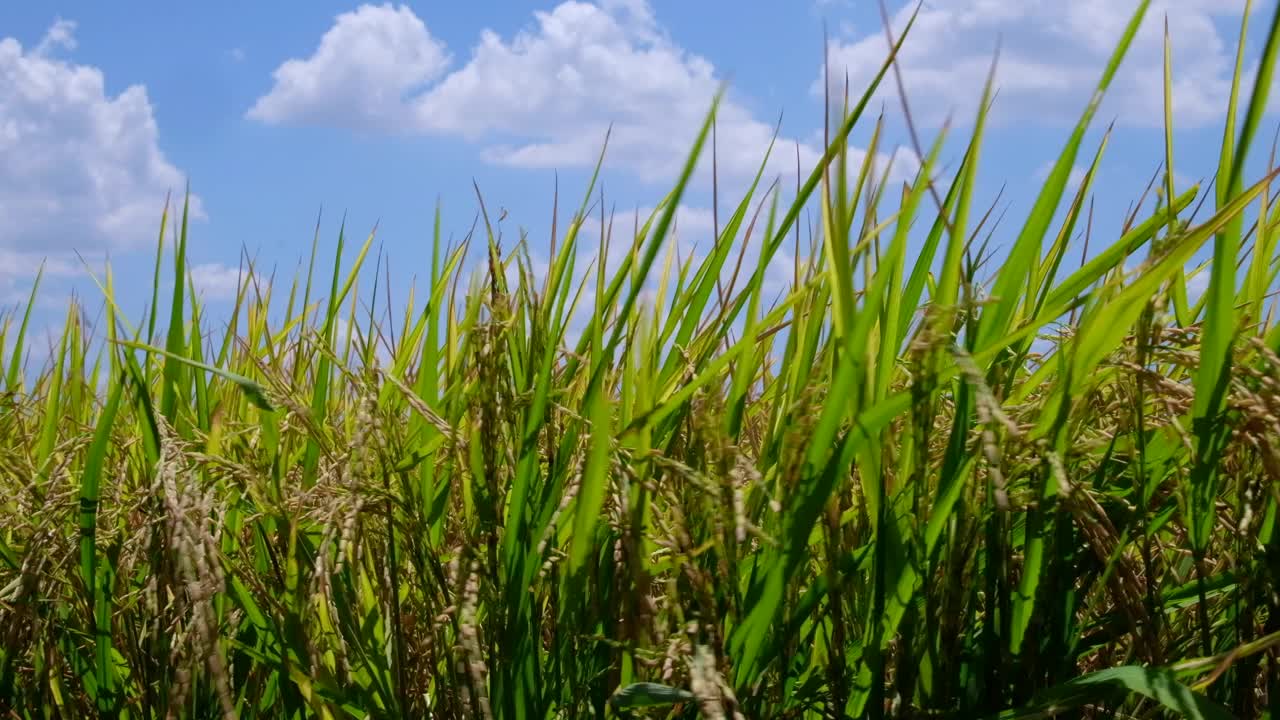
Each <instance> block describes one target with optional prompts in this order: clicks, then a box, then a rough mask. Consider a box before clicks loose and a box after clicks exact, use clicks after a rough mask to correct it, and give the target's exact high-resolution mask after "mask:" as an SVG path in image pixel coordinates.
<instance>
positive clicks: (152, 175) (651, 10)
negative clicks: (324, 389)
mask: <svg viewBox="0 0 1280 720" xmlns="http://www.w3.org/2000/svg"><path fill="white" fill-rule="evenodd" d="M1135 4H1136V3H1135V2H1132V1H1131V0H1073V1H1072V2H1061V1H1060V0H931V2H929V3H927V4H926V5H925V6H924V8H923V10H922V13H921V17H920V21H919V22H918V25H917V28H916V30H915V31H914V34H913V37H912V38H910V39H909V41H908V43H907V50H906V51H905V54H904V56H903V70H904V78H905V81H906V85H907V91H908V94H909V97H910V99H911V102H912V108H913V111H914V115H915V117H916V119H917V121H918V123H919V124H920V129H921V131H922V133H923V134H924V136H925V138H926V140H925V142H926V143H927V142H928V139H930V138H932V136H933V133H934V131H935V130H936V128H937V127H938V125H939V123H940V122H941V121H942V120H943V118H944V117H946V115H947V113H948V112H954V113H956V119H957V126H958V129H960V130H963V129H964V128H966V127H967V126H968V125H969V124H970V122H971V118H972V115H973V110H974V108H973V104H974V102H975V100H976V98H977V97H978V94H979V92H980V89H981V84H982V81H983V78H984V76H985V74H986V72H987V68H988V65H989V63H990V60H991V53H992V50H993V49H994V47H995V45H996V41H997V38H1000V40H1001V43H1002V48H1003V49H1002V56H1001V64H1000V69H999V71H998V75H997V77H998V83H997V84H998V89H999V97H998V99H997V104H996V106H995V108H994V110H993V128H992V134H991V135H990V137H989V140H988V143H987V146H986V147H987V155H986V156H985V160H984V164H983V167H982V170H981V173H982V177H983V183H982V185H981V192H980V194H979V196H978V197H977V198H976V201H977V202H978V203H979V205H981V206H985V205H986V204H989V203H991V202H992V201H993V200H994V199H995V197H996V194H997V192H999V191H1000V189H1001V187H1002V186H1003V187H1006V190H1005V194H1004V196H1003V198H1002V203H1004V204H1007V205H1009V206H1010V208H1009V215H1008V218H1009V220H1008V221H1007V223H1006V224H1005V225H1004V226H1003V228H1002V230H1001V231H1000V232H999V233H997V235H996V238H995V241H996V242H997V243H1000V242H1007V241H1008V240H1009V239H1010V238H1011V236H1012V234H1013V233H1015V232H1016V230H1017V223H1016V219H1017V218H1018V217H1020V213H1024V212H1025V210H1026V209H1027V208H1028V207H1029V205H1030V202H1031V201H1032V200H1033V198H1034V192H1035V191H1036V189H1037V184H1038V182H1039V181H1040V179H1041V178H1042V177H1043V175H1044V172H1045V170H1046V163H1048V162H1049V161H1050V160H1051V159H1052V158H1054V157H1055V156H1056V155H1057V153H1058V151H1059V149H1060V148H1061V146H1062V143H1063V141H1064V140H1065V138H1066V135H1067V133H1068V131H1069V128H1070V126H1071V124H1073V123H1074V121H1075V119H1076V117H1077V116H1078V114H1079V111H1080V110H1081V109H1082V108H1083V107H1084V105H1085V103H1086V102H1087V101H1088V99H1089V97H1090V95H1091V93H1092V88H1093V86H1094V85H1095V83H1096V82H1097V78H1098V76H1099V74H1100V73H1101V71H1102V68H1103V65H1104V63H1105V60H1106V57H1107V55H1108V54H1109V52H1110V49H1111V47H1112V46H1113V43H1114V42H1115V40H1116V38H1117V37H1118V36H1119V34H1120V32H1121V30H1122V28H1123V26H1124V24H1125V22H1127V19H1128V16H1129V13H1130V12H1131V11H1132V9H1133V6H1134V5H1135ZM1255 5H1258V6H1260V7H1259V8H1258V10H1257V11H1256V13H1255V18H1254V21H1253V23H1252V26H1253V27H1254V28H1255V32H1254V33H1253V34H1252V35H1251V36H1250V38H1249V42H1248V43H1247V45H1246V47H1247V48H1248V57H1249V58H1250V60H1252V59H1253V58H1254V57H1256V55H1257V51H1258V49H1259V47H1258V46H1259V45H1260V43H1261V39H1262V38H1261V37H1259V34H1260V31H1261V30H1262V29H1264V28H1265V25H1266V20H1267V19H1269V18H1268V15H1269V14H1270V12H1271V7H1272V5H1273V3H1270V2H1265V1H1264V2H1260V3H1255ZM1242 6H1243V2H1242V1H1241V0H1165V1H1163V2H1154V3H1153V4H1152V9H1151V11H1150V12H1149V14H1148V20H1147V22H1146V25H1145V26H1144V28H1143V30H1142V32H1141V33H1140V35H1139V37H1138V40H1137V41H1136V43H1135V45H1134V47H1133V50H1132V52H1131V53H1130V57H1129V59H1128V61H1127V62H1126V65H1125V67H1124V69H1123V70H1122V71H1121V74H1120V76H1119V77H1118V78H1117V81H1116V83H1115V87H1114V90H1113V92H1112V93H1111V94H1110V96H1109V97H1108V100H1107V101H1106V102H1105V103H1104V105H1103V108H1102V111H1101V112H1100V114H1099V116H1098V121H1097V122H1096V123H1095V126H1096V127H1095V132H1094V133H1092V134H1091V136H1090V140H1089V141H1088V142H1087V143H1086V149H1085V154H1084V156H1082V158H1081V162H1082V163H1083V162H1086V161H1087V158H1088V157H1089V156H1091V155H1092V152H1093V149H1094V147H1095V146H1096V143H1097V141H1098V139H1099V138H1100V131H1101V129H1102V128H1103V127H1105V125H1106V123H1107V122H1109V121H1110V120H1112V119H1114V120H1115V121H1116V123H1117V130H1116V133H1115V135H1114V136H1113V139H1112V141H1111V143H1110V145H1109V148H1108V154H1107V156H1106V160H1105V162H1104V164H1103V169H1102V176H1101V178H1100V180H1099V184H1098V186H1097V195H1096V203H1097V204H1096V215H1095V225H1094V232H1095V233H1098V234H1100V235H1102V236H1103V237H1104V239H1105V238H1106V237H1114V236H1115V233H1116V231H1117V229H1118V228H1119V227H1120V225H1121V223H1122V220H1123V216H1124V214H1125V212H1126V210H1127V208H1128V204H1129V203H1130V202H1131V201H1132V200H1134V199H1136V198H1137V197H1138V196H1139V195H1140V194H1141V192H1142V189H1143V187H1144V186H1145V184H1146V182H1147V180H1148V179H1149V177H1150V175H1151V173H1152V172H1153V171H1154V170H1155V168H1156V166H1157V164H1158V163H1159V161H1160V160H1161V158H1162V136H1161V130H1160V114H1159V107H1160V102H1161V87H1160V73H1161V65H1160V62H1161V60H1160V58H1161V22H1162V19H1163V17H1164V15H1165V13H1166V12H1167V13H1168V15H1169V22H1170V27H1171V32H1172V35H1173V46H1174V66H1175V75H1176V86H1175V125H1176V126H1177V128H1178V147H1179V156H1178V163H1177V168H1178V171H1179V172H1178V176H1179V179H1180V182H1181V183H1182V184H1183V186H1184V187H1185V186H1186V184H1188V183H1189V182H1191V181H1193V180H1196V179H1199V178H1202V177H1205V176H1207V175H1208V174H1209V173H1210V172H1211V168H1212V167H1213V163H1214V161H1215V158H1216V147H1217V144H1218V143H1219V141H1220V137H1221V132H1222V129H1221V123H1222V117H1221V114H1222V111H1223V110H1222V109H1223V108H1224V106H1225V105H1224V102H1225V97H1226V93H1227V88H1228V83H1229V80H1230V72H1231V67H1232V63H1233V53H1234V51H1235V38H1236V34H1237V32H1238V27H1239V21H1240V12H1241V8H1242ZM120 7H121V6H119V5H117V4H108V3H96V2H42V3H6V4H4V5H0V214H2V215H3V216H4V217H5V221H4V222H3V223H0V305H3V306H4V307H6V308H13V307H15V306H16V305H17V304H19V303H21V302H23V299H24V298H25V294H26V291H27V290H28V289H29V287H30V283H31V280H32V276H33V274H34V270H35V268H36V267H37V266H38V264H39V263H40V262H41V261H42V260H43V261H45V262H46V263H47V271H46V272H47V283H48V284H47V286H46V287H47V289H46V291H45V292H43V293H42V296H43V297H44V302H43V303H42V304H41V306H40V307H39V309H38V312H39V313H40V316H41V317H42V318H43V321H44V322H46V323H48V322H55V323H56V318H57V316H58V314H59V312H60V311H61V308H62V307H64V302H65V297H66V295H67V293H68V292H71V291H77V292H81V293H83V294H85V295H87V297H88V298H89V299H90V300H93V301H96V299H97V298H96V297H95V296H94V293H95V292H96V291H94V290H93V289H92V285H91V284H89V283H88V282H87V280H86V278H85V276H84V275H83V272H82V270H81V266H80V263H79V261H78V260H76V258H75V255H74V252H75V251H79V252H80V253H82V254H83V255H84V256H86V257H87V258H90V259H91V260H92V261H95V262H96V261H97V260H98V259H100V258H102V257H103V256H104V255H105V254H107V253H109V254H110V256H111V262H112V266H113V268H114V271H115V273H116V275H117V277H118V278H119V279H120V284H121V293H122V296H123V297H124V299H125V301H126V303H127V307H129V308H131V309H135V308H136V309H139V310H140V309H141V303H142V302H143V300H144V298H145V297H146V296H147V295H148V294H149V290H147V288H148V287H149V277H150V272H151V268H150V262H151V258H152V255H151V252H152V246H153V244H154V241H155V234H156V231H157V228H158V222H159V217H160V211H161V208H162V204H163V201H164V197H165V194H166V192H168V191H170V190H172V191H173V192H174V193H175V194H176V195H178V196H180V194H181V192H182V188H183V186H184V184H185V183H186V182H187V181H188V180H190V182H191V186H192V191H193V193H194V194H195V196H196V200H197V208H198V212H197V221H196V222H194V223H193V225H192V229H191V251H190V252H191V256H192V261H193V262H194V263H195V270H194V273H195V280H196V283H197V286H198V287H199V288H200V291H201V292H202V294H204V296H205V298H206V300H207V301H209V302H211V303H214V304H217V303H220V302H225V300H226V298H227V296H228V294H229V292H230V290H231V289H232V288H233V286H234V279H235V272H236V271H235V268H236V266H237V265H238V258H239V255H240V251H241V249H242V247H243V248H247V250H248V251H249V252H250V254H252V255H255V256H256V257H257V258H258V260H259V263H260V267H263V268H268V269H269V268H271V267H276V268H278V272H279V273H280V274H283V275H286V276H287V275H290V274H291V273H292V272H293V270H294V269H295V268H296V267H297V265H298V263H299V261H300V259H301V258H302V257H303V256H304V255H305V253H306V252H307V251H308V249H309V247H310V244H311V239H312V231H313V226H314V223H315V219H316V214H317V212H318V211H319V210H320V209H321V208H322V207H323V209H324V219H323V226H322V230H321V233H322V234H321V243H322V249H323V252H325V254H326V257H327V254H328V249H329V248H331V247H332V243H333V241H334V239H335V237H336V233H337V224H338V221H339V219H340V218H341V217H342V216H343V214H344V213H345V214H346V217H347V223H348V228H349V230H350V232H351V234H352V235H353V236H356V237H357V239H362V238H363V236H364V235H365V234H366V233H367V232H368V231H369V230H370V229H371V228H372V226H373V225H374V223H375V222H377V223H379V232H378V240H379V242H380V243H381V247H382V249H383V251H384V252H385V253H387V255H388V257H390V259H391V260H392V264H391V269H392V271H393V276H394V277H395V281H396V284H397V287H398V288H399V287H403V285H404V284H405V283H407V282H408V280H409V279H410V277H412V276H413V275H414V274H415V273H418V274H421V273H423V272H425V268H426V267H427V266H426V262H427V258H428V255H427V252H428V242H429V239H430V230H431V216H432V213H433V209H434V206H435V203H436V200H437V198H439V200H440V201H441V202H442V204H443V211H444V226H445V232H446V234H452V235H454V236H459V235H461V234H463V233H465V232H466V230H467V228H468V227H469V226H470V224H471V220H472V218H473V217H474V214H475V212H476V210H477V204H476V201H475V196H474V192H473V190H472V186H471V182H472V180H473V179H474V180H475V181H476V182H477V183H478V184H479V186H480V187H481V189H482V190H483V192H484V195H485V200H486V203H487V204H488V206H489V208H490V209H492V210H494V211H495V214H496V212H497V211H498V210H497V209H498V208H502V209H505V210H507V211H508V216H507V219H506V220H505V221H504V233H506V234H507V237H509V238H513V237H515V236H516V235H518V233H519V229H520V228H522V227H523V228H525V229H527V230H528V231H529V233H530V237H531V240H530V242H531V245H532V248H531V249H532V250H533V251H534V254H535V256H536V255H537V252H538V250H539V248H545V243H546V239H545V238H546V236H547V230H548V228H549V217H550V209H551V199H552V191H553V187H554V185H553V183H554V179H555V177H556V174H557V173H558V175H559V183H560V189H561V191H562V194H563V200H564V202H562V208H563V207H565V206H566V205H570V204H576V202H577V201H578V199H579V197H580V193H581V191H582V189H583V188H584V187H585V182H586V179H587V174H588V172H589V169H590V167H589V166H590V164H591V163H592V162H593V161H594V159H595V156H596V153H597V152H598V151H599V148H600V143H601V141H602V140H603V131H604V128H605V127H606V126H607V125H609V124H610V123H612V124H613V126H614V128H615V129H614V136H613V139H612V141H611V152H610V155H609V156H608V159H607V161H606V165H605V174H604V189H605V193H606V203H607V204H608V205H609V206H611V207H614V206H616V207H617V208H618V210H619V212H620V213H621V212H626V211H629V210H632V209H634V208H636V207H649V206H652V204H653V203H654V202H656V201H657V200H659V199H660V198H661V197H662V195H663V194H664V192H665V190H666V189H667V188H668V187H669V185H670V183H671V181H672V179H673V177H674V175H675V173H676V170H677V168H678V166H679V164H680V163H681V161H682V159H683V156H684V153H685V152H686V150H687V147H688V146H689V144H690V142H691V140H692V138H693V134H694V132H695V130H696V126H697V124H698V122H699V121H700V120H701V118H702V115H703V113H704V112H705V111H706V109H707V107H708V105H709V102H710V100H711V96H712V93H713V92H714V90H715V89H716V87H717V86H718V85H719V84H720V83H721V82H722V81H725V80H728V81H729V82H730V93H729V96H728V100H727V103H726V105H725V106H724V108H723V109H722V114H721V119H720V124H719V150H720V155H719V157H720V170H721V189H722V193H723V194H722V198H721V202H722V212H725V213H726V214H727V212H728V210H724V207H729V208H731V207H732V205H731V203H733V202H734V201H735V200H736V197H735V192H736V191H738V190H741V189H742V188H743V187H744V184H745V182H746V181H747V180H748V179H749V177H750V175H751V174H752V172H753V171H754V169H755V166H756V164H757V163H758V162H759V159H760V157H761V156H762V154H763V152H764V150H765V146H766V144H767V141H768V139H769V136H770V134H771V131H772V126H773V124H774V122H775V121H776V119H777V118H778V116H779V113H783V117H784V119H783V125H782V131H781V137H782V138H783V143H784V145H783V146H782V147H781V148H779V151H778V152H777V154H776V158H775V162H774V163H773V164H771V165H770V168H769V170H770V177H772V176H774V175H778V176H780V177H781V179H782V181H783V186H784V187H791V186H793V185H794V182H795V179H794V166H795V154H796V152H797V148H799V152H800V155H801V161H802V165H804V166H805V167H804V169H805V172H806V173H807V171H808V170H809V168H810V167H811V166H812V162H813V160H814V158H816V156H817V153H818V152H819V151H820V149H821V148H820V146H821V126H822V100H821V94H822V93H821V89H822V88H821V85H822V83H821V68H822V37H823V36H822V33H823V27H824V23H825V25H826V27H827V28H828V29H829V31H830V37H831V55H830V57H831V67H832V70H833V73H834V74H835V75H836V76H837V77H840V78H843V75H844V73H845V72H846V71H847V72H848V74H849V77H850V82H851V86H852V88H853V89H854V91H855V92H859V91H860V90H861V88H862V87H864V85H865V81H866V80H867V79H868V78H869V76H870V74H871V73H872V72H874V70H875V68H876V66H877V65H878V64H879V62H880V61H881V59H882V58H883V56H884V52H885V47H886V46H885V40H884V36H883V32H882V29H881V24H880V19H879V12H878V10H877V8H876V5H875V3H873V2H870V0H821V1H814V0H793V1H792V2H790V3H787V4H783V3H774V2H742V1H732V2H731V1H728V0H705V1H704V2H685V1H682V0H651V1H649V2H646V1H645V0H598V2H585V1H584V2H574V1H568V2H562V3H556V2H519V3H492V2H490V3H444V2H418V3H410V4H407V5H392V4H377V5H358V4H355V3H351V2H345V3H344V2H330V1H323V2H308V3H305V4H303V3H292V4H285V3H257V2H226V3H199V4H191V3H179V4H173V3H165V4H161V3H156V2H151V3H145V2H139V3H134V4H131V5H130V6H129V7H130V10H131V11H130V12H122V11H121V10H120ZM890 9H891V13H892V14H893V16H894V18H895V27H898V26H900V24H901V21H902V19H903V17H905V15H904V13H905V12H906V8H905V7H903V4H902V3H898V2H891V3H890ZM886 90H887V91H888V92H887V94H882V96H881V98H880V99H879V101H878V106H877V107H879V104H883V107H884V109H885V113H886V121H887V123H888V128H889V131H888V134H887V141H888V146H887V149H890V150H891V149H892V147H893V146H894V145H896V144H901V143H903V142H905V137H906V136H905V134H904V133H903V130H902V123H901V116H902V114H901V110H900V106H899V104H898V101H897V99H896V93H895V92H894V91H893V86H892V84H890V85H888V86H887V88H886ZM1274 127H1275V126H1274V117H1271V118H1269V122H1268V124H1267V126H1266V127H1265V129H1264V132H1265V133H1266V134H1267V135H1269V134H1270V133H1271V132H1272V131H1274ZM869 128H870V123H864V127H863V128H862V129H861V130H860V131H859V132H858V133H855V137H856V138H857V139H858V140H859V141H860V142H865V141H866V138H867V130H869ZM958 140H959V138H958ZM960 150H961V143H960V142H958V141H957V142H953V143H952V145H951V146H950V152H949V153H948V154H947V155H946V157H944V160H945V161H948V162H952V163H954V162H955V161H957V160H958V157H959V152H960ZM903 151H904V152H907V150H906V148H905V147H904V148H903ZM908 154H910V153H909V152H908ZM710 204H711V194H710V177H709V174H707V173H706V172H702V173H700V174H699V176H698V178H697V181H696V187H695V188H694V189H693V191H692V192H691V193H690V196H689V197H688V199H687V203H686V210H685V212H684V213H683V215H682V216H681V217H682V220H681V222H682V232H683V235H682V238H690V239H691V241H694V240H697V239H698V238H699V237H701V238H703V241H704V242H705V241H706V239H705V238H706V237H707V236H709V234H710V225H711V223H710V217H711V213H710V210H709V207H710ZM1003 206H1004V205H1002V207H1003ZM628 224H629V222H628ZM91 304H95V305H96V302H94V303H91Z"/></svg>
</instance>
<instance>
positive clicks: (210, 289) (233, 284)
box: [190, 262, 244, 300]
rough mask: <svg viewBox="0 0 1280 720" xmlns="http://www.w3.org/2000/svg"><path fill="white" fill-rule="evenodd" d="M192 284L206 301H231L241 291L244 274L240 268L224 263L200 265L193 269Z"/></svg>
mask: <svg viewBox="0 0 1280 720" xmlns="http://www.w3.org/2000/svg"><path fill="white" fill-rule="evenodd" d="M190 272H191V282H192V284H194V285H195V287H196V292H198V293H199V294H200V295H201V296H202V297H204V299H206V300H231V299H233V298H235V296H236V292H237V291H239V290H240V282H241V279H242V276H243V274H244V270H242V269H241V268H240V267H239V266H235V265H226V264H224V263H218V262H212V263H199V264H197V265H193V266H192V267H191V270H190Z"/></svg>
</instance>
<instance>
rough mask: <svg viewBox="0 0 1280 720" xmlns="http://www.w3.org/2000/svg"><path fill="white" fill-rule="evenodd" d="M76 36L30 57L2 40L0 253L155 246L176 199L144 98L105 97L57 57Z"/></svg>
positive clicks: (130, 92)
mask: <svg viewBox="0 0 1280 720" xmlns="http://www.w3.org/2000/svg"><path fill="white" fill-rule="evenodd" d="M74 30H75V25H74V24H73V23H71V22H69V21H65V20H58V21H57V22H55V23H54V24H53V26H52V27H51V28H50V29H49V31H48V32H47V33H46V34H45V36H44V37H43V38H42V39H41V40H40V41H39V42H37V43H36V44H35V46H34V47H33V48H23V46H22V44H21V43H19V42H18V40H16V39H14V38H11V37H9V38H3V39H0V217H4V218H5V221H4V222H3V223H0V248H7V249H9V250H12V251H15V252H16V251H22V252H29V253H37V252H38V253H40V254H45V253H50V254H52V253H59V252H68V251H70V250H71V249H73V248H74V249H78V250H81V251H82V252H88V251H94V250H102V249H106V248H130V247H137V246H139V245H140V244H147V243H150V242H154V238H155V233H156V232H157V230H158V223H159V220H160V212H161V210H162V207H163V202H164V198H165V194H166V193H167V192H170V191H174V192H176V193H181V192H182V190H183V184H184V179H183V176H182V174H181V173H180V172H179V171H178V169H177V168H175V167H174V166H173V165H172V164H170V163H169V161H168V160H167V159H166V158H165V156H164V153H163V152H162V151H161V150H160V147H159V142H158V140H159V131H158V129H157V126H156V120H155V116H154V114H153V112H152V107H151V102H150V100H149V99H148V98H147V91H146V89H145V88H144V87H142V86H141V85H132V86H130V87H128V88H126V89H125V90H124V91H122V92H120V93H119V94H118V95H115V96H111V95H108V94H107V92H106V90H105V88H104V80H103V73H102V71H101V70H100V69H99V68H97V67H93V66H89V65H79V64H75V63H72V62H70V61H67V60H64V59H62V58H60V57H57V56H56V53H58V52H59V51H69V50H72V49H74V48H75V35H74ZM198 200H199V199H198V198H195V201H196V202H195V204H194V208H195V210H196V215H197V216H199V217H203V213H202V212H200V205H199V202H198ZM30 270H31V273H28V275H30V274H34V265H33V266H32V267H31V268H30Z"/></svg>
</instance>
